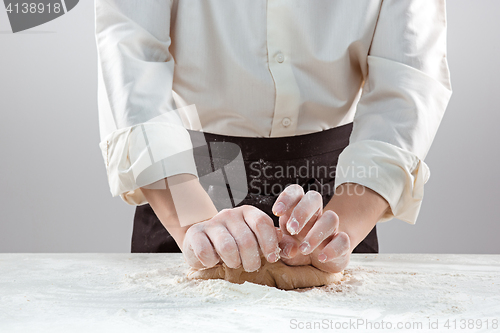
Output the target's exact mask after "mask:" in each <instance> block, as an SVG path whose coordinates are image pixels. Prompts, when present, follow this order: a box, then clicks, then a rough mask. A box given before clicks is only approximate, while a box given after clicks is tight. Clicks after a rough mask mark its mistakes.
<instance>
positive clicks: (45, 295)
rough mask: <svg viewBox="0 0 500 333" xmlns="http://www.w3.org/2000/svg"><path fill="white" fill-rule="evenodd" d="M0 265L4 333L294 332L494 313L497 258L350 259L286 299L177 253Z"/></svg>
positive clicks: (23, 259) (61, 257)
mask: <svg viewBox="0 0 500 333" xmlns="http://www.w3.org/2000/svg"><path fill="white" fill-rule="evenodd" d="M437 259H439V260H437ZM0 265H1V266H2V273H0V297H1V302H0V331H5V332H11V331H16V332H24V331H37V332H54V331H64V332H66V331H71V332H89V331H90V332H119V333H124V332H134V333H135V332H165V331H167V332H197V331H199V332H206V331H214V330H215V331H217V332H225V331H232V332H235V331H242V332H245V331H257V332H258V331H266V332H267V331H273V332H286V331H292V332H296V331H297V330H296V329H295V330H293V329H291V328H290V323H291V321H292V320H298V321H304V322H306V321H307V322H321V321H323V320H327V321H333V322H342V321H344V322H345V321H348V320H350V319H352V320H358V319H363V320H372V321H381V320H384V321H393V322H396V321H410V322H423V323H424V324H425V323H427V322H428V321H429V320H435V319H440V320H441V321H442V323H444V320H446V319H450V320H453V319H457V320H460V319H469V318H472V319H482V320H483V323H484V320H486V319H490V320H491V319H493V318H497V319H498V318H499V315H500V256H477V255H422V254H418V255H404V254H401V255H366V256H365V255H353V256H352V260H351V263H350V264H349V266H348V268H347V269H346V270H345V275H344V280H343V281H342V282H341V283H340V284H338V285H337V284H335V285H329V286H324V287H318V288H308V289H301V290H293V291H284V290H279V289H276V288H272V287H267V286H262V285H256V284H252V283H243V284H233V283H230V282H227V281H225V280H208V281H205V280H188V279H187V278H186V273H187V271H188V267H187V265H186V264H184V263H183V258H182V256H181V255H180V254H179V255H177V254H133V255H130V254H38V255H37V254H2V255H0ZM490 323H491V322H490ZM441 328H442V327H441ZM327 331H335V330H327ZM361 331H366V330H363V329H360V330H357V332H361ZM381 331H382V330H378V332H381ZM393 331H396V330H393ZM422 331H426V330H422ZM434 331H446V330H443V329H441V330H434ZM451 331H454V330H450V332H451ZM473 331H474V330H467V332H473ZM476 331H477V330H476Z"/></svg>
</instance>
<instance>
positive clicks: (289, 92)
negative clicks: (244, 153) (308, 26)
mask: <svg viewBox="0 0 500 333" xmlns="http://www.w3.org/2000/svg"><path fill="white" fill-rule="evenodd" d="M286 6H290V2H289V1H288V0H268V1H267V51H268V64H269V71H270V73H271V76H272V78H273V81H274V86H275V89H276V100H275V104H274V116H273V120H272V125H271V133H270V137H283V136H293V135H295V132H296V129H297V119H298V116H299V109H300V90H299V87H298V84H297V81H296V77H295V75H294V72H293V69H292V59H293V54H291V49H292V46H291V41H292V40H293V37H292V36H290V32H289V31H290V29H289V27H290V26H291V25H293V24H294V21H293V20H294V18H293V17H290V16H288V15H287V14H286V13H288V11H287V10H286Z"/></svg>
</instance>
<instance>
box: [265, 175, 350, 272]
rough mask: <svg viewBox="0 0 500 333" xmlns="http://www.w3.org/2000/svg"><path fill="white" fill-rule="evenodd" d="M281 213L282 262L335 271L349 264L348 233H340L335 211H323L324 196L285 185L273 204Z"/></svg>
mask: <svg viewBox="0 0 500 333" xmlns="http://www.w3.org/2000/svg"><path fill="white" fill-rule="evenodd" d="M273 213H274V214H275V215H276V216H279V217H280V218H279V223H280V228H281V230H282V231H283V238H282V240H281V241H280V243H279V245H280V248H281V249H282V251H281V257H282V261H283V262H284V263H285V264H287V265H291V266H297V265H313V266H314V267H316V268H318V269H321V270H323V271H327V272H331V273H336V272H340V271H342V270H343V269H344V268H345V267H346V266H347V264H348V263H349V259H350V254H351V249H350V240H349V236H348V235H347V233H345V232H339V231H338V229H339V217H338V216H337V214H336V213H335V212H334V211H332V210H326V211H324V212H323V197H322V196H321V194H320V193H319V192H317V191H312V190H310V191H308V192H307V193H305V194H304V190H303V189H302V187H301V186H299V185H298V184H293V185H290V186H288V187H287V188H285V190H284V191H283V192H282V193H281V194H280V195H279V196H278V198H277V199H276V202H275V203H274V205H273Z"/></svg>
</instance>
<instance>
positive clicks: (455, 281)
mask: <svg viewBox="0 0 500 333" xmlns="http://www.w3.org/2000/svg"><path fill="white" fill-rule="evenodd" d="M186 272H187V269H186V266H185V265H178V266H171V267H168V268H158V269H154V270H149V271H147V272H134V273H132V274H129V275H127V276H126V278H125V279H124V281H123V283H124V285H126V286H127V287H128V288H139V289H148V290H151V291H154V292H157V293H158V294H159V295H163V296H165V297H166V298H167V296H168V297H169V298H172V297H174V298H176V297H177V298H178V299H179V302H181V303H182V305H184V306H190V305H195V304H200V302H201V303H205V304H207V303H208V304H213V305H217V304H226V303H228V302H229V303H231V302H235V303H240V302H244V303H245V304H259V305H266V306H276V307H278V306H279V307H288V308H290V309H293V308H294V307H296V308H301V309H304V307H305V306H307V307H309V308H310V309H315V311H319V312H321V311H326V310H328V309H330V310H331V309H332V306H333V307H335V306H336V307H339V308H340V307H343V308H345V309H349V310H350V312H349V311H347V312H349V313H346V315H349V314H354V313H357V314H358V315H359V313H363V311H367V312H366V313H364V314H365V315H366V316H368V317H369V316H370V314H371V315H373V316H375V317H376V316H379V315H380V314H381V313H384V315H385V316H389V317H390V316H391V315H398V317H399V318H401V316H403V317H404V316H406V317H408V318H413V317H415V316H433V315H439V314H441V315H446V314H460V313H462V312H465V311H469V312H470V310H471V309H470V308H471V307H472V306H473V302H472V301H471V299H470V296H469V295H467V294H466V293H465V292H463V290H467V288H465V289H464V288H461V286H463V285H468V286H469V287H468V288H470V284H471V282H470V279H471V276H470V275H465V274H460V273H450V272H444V273H439V272H426V273H425V274H424V273H421V272H420V273H419V272H412V271H397V270H391V269H380V270H374V269H370V268H365V267H361V266H355V267H352V268H348V269H346V270H345V277H344V280H343V281H342V282H341V283H340V284H334V285H329V286H323V287H314V288H307V289H299V290H292V291H284V290H279V289H276V288H273V287H267V286H262V285H257V284H253V283H248V282H245V283H243V284H233V283H230V282H227V281H224V280H188V279H187V278H186ZM483 278H484V276H483ZM487 278H488V277H487ZM489 278H491V279H492V281H493V280H494V279H496V276H494V275H491V276H490V277H489ZM437 279H439V280H444V281H447V282H446V283H444V284H443V283H440V284H436V283H435V281H436V280H437ZM431 290H432V295H434V296H433V299H429V293H428V291H431ZM360 311H361V312H360ZM344 312H345V311H344Z"/></svg>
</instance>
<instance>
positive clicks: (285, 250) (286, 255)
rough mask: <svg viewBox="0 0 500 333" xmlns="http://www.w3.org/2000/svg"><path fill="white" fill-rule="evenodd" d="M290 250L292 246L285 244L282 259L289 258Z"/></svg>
mask: <svg viewBox="0 0 500 333" xmlns="http://www.w3.org/2000/svg"><path fill="white" fill-rule="evenodd" d="M291 250H292V244H287V245H286V246H285V248H284V249H283V251H281V253H282V254H283V256H284V257H286V258H290V251H291Z"/></svg>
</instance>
